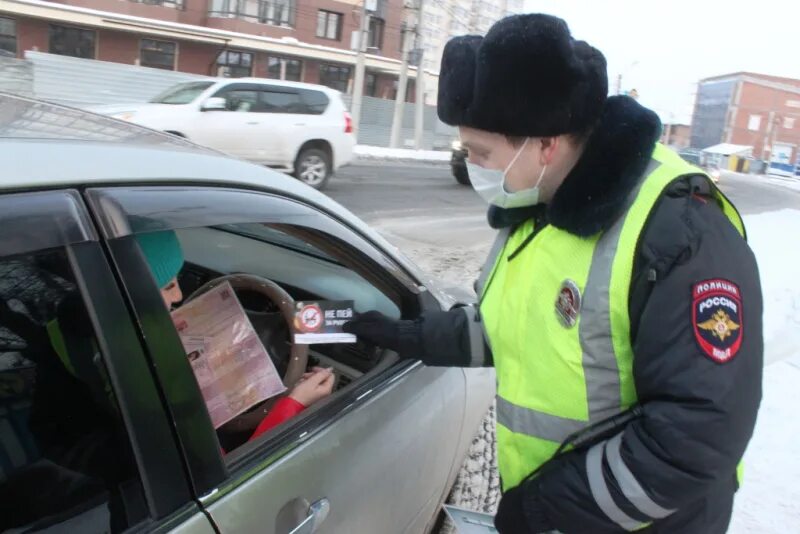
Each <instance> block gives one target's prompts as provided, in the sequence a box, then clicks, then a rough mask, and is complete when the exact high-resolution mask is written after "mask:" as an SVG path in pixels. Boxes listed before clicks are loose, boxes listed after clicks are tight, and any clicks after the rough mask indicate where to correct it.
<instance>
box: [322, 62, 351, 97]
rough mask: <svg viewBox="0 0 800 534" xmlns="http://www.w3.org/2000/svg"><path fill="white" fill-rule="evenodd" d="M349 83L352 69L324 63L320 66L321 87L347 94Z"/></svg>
mask: <svg viewBox="0 0 800 534" xmlns="http://www.w3.org/2000/svg"><path fill="white" fill-rule="evenodd" d="M349 82H350V67H346V66H344V65H329V64H324V63H323V64H321V65H320V66H319V83H320V84H321V85H325V86H327V87H330V88H331V89H336V90H338V91H341V92H343V93H346V92H347V88H348V85H349Z"/></svg>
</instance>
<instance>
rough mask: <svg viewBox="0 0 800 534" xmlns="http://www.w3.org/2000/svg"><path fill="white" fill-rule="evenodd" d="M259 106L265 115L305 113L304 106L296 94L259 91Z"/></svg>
mask: <svg viewBox="0 0 800 534" xmlns="http://www.w3.org/2000/svg"><path fill="white" fill-rule="evenodd" d="M259 96H260V98H261V106H262V107H263V111H265V112H267V113H305V112H306V109H305V105H304V104H303V102H302V100H300V95H299V94H298V93H288V92H278V91H259Z"/></svg>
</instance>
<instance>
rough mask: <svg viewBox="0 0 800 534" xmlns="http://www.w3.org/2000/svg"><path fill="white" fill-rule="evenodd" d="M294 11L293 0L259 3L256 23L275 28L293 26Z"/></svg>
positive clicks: (272, 0) (274, 0) (273, 0)
mask: <svg viewBox="0 0 800 534" xmlns="http://www.w3.org/2000/svg"><path fill="white" fill-rule="evenodd" d="M295 11H296V8H295V1H294V0H271V1H261V2H259V3H258V21H259V22H261V23H263V24H274V25H276V26H293V25H294V15H295ZM245 17H246V15H245V16H244V17H243V18H245Z"/></svg>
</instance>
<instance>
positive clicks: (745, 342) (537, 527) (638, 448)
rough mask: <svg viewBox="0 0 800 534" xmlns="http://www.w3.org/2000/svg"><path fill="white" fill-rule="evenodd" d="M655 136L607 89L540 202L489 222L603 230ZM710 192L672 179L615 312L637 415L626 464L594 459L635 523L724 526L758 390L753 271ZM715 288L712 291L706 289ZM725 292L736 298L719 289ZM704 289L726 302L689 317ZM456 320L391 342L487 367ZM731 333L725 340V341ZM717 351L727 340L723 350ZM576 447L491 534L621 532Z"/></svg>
mask: <svg viewBox="0 0 800 534" xmlns="http://www.w3.org/2000/svg"><path fill="white" fill-rule="evenodd" d="M659 133H660V124H659V123H658V120H657V118H656V117H655V115H654V114H652V112H650V111H648V110H646V109H645V108H643V107H641V106H639V105H638V104H637V103H635V102H634V101H633V100H631V99H628V98H627V97H623V98H610V99H609V101H608V103H607V105H606V110H605V112H604V116H603V118H602V120H601V122H600V124H599V126H598V128H597V130H596V131H595V133H594V134H592V136H591V138H590V139H589V141H588V146H587V148H586V150H585V152H584V155H583V156H582V158H581V161H580V162H579V163H578V165H577V166H576V168H575V170H573V172H572V173H571V174H570V175H569V176H568V177H567V179H566V181H565V182H564V184H563V185H562V186H561V187H560V188H559V190H558V191H557V193H556V196H555V198H554V199H553V201H552V202H551V203H550V204H549V205H548V206H547V207H544V206H538V207H536V208H533V209H527V210H513V211H509V210H497V209H493V210H490V215H489V218H490V223H492V224H493V226H496V227H502V226H508V225H512V226H513V225H515V224H518V223H519V222H521V221H523V220H525V219H527V218H529V217H534V218H537V219H539V220H540V221H542V222H544V223H545V224H553V225H555V226H557V227H559V228H561V229H564V230H567V231H569V232H571V233H574V234H576V235H581V236H588V235H593V234H594V233H596V232H597V231H602V230H605V229H607V228H609V227H610V226H611V225H612V224H613V222H614V221H615V220H616V219H617V217H619V215H620V214H621V213H622V212H623V210H624V199H625V198H626V196H627V195H628V193H629V192H630V191H631V190H632V188H633V187H634V184H635V183H636V182H637V181H638V179H639V177H640V176H641V175H642V173H643V172H644V169H645V167H646V166H647V163H648V161H649V159H650V155H651V154H652V147H653V146H654V141H655V139H656V138H657V137H658V134H659ZM714 187H715V186H714V185H713V184H712V183H710V182H709V180H708V179H707V178H706V177H705V176H703V175H700V174H697V175H689V176H682V177H678V178H677V179H676V180H675V181H674V182H673V183H672V184H671V185H670V186H669V187H668V188H667V190H666V191H665V193H664V194H663V195H662V197H661V198H660V200H659V201H658V203H657V205H656V207H655V208H654V210H653V212H652V213H651V216H650V218H649V220H648V222H647V224H646V226H645V229H644V231H643V234H642V238H641V241H640V243H639V245H638V252H637V256H636V259H635V265H634V272H633V277H632V281H631V294H630V302H629V309H630V317H631V322H632V324H631V342H632V345H633V348H634V366H633V373H634V381H635V385H636V391H637V396H638V399H639V406H640V408H639V409H640V410H641V415H640V417H638V418H636V419H633V420H632V421H630V422H628V423H627V424H626V425H625V426H624V428H623V429H621V440H622V443H621V446H620V448H619V451H620V455H621V457H622V461H623V463H624V465H625V466H627V471H628V472H627V473H625V474H624V476H618V475H620V474H621V473H620V471H619V470H617V471H616V473H615V472H612V469H611V468H610V466H609V465H608V462H607V461H606V460H604V464H603V467H604V473H603V475H604V478H605V483H606V486H607V487H608V488H609V492H610V496H611V498H612V499H613V503H614V507H615V508H616V509H617V510H618V511H621V512H622V513H623V514H624V516H625V517H627V518H630V519H633V520H635V521H637V522H641V523H645V524H649V525H650V526H649V527H647V528H645V529H644V530H640V531H639V532H658V533H661V532H665V533H666V532H670V533H672V532H675V533H677V532H680V533H682V534H691V533H697V534H714V533H720V534H721V533H724V532H725V531H726V530H727V526H728V522H729V520H730V516H731V507H732V502H733V495H734V492H735V491H736V488H737V481H736V467H737V464H738V463H739V461H740V460H741V458H742V456H743V454H744V451H745V448H746V446H747V443H748V441H749V440H750V437H751V435H752V433H753V428H754V426H755V421H756V413H757V411H758V406H759V402H760V399H761V374H762V363H763V362H762V352H763V340H762V324H761V321H762V299H761V288H760V283H759V276H758V269H757V266H756V261H755V258H754V256H753V253H752V251H751V250H750V248H749V247H748V245H747V243H746V242H745V240H744V239H742V237H741V236H740V235H739V233H738V232H737V230H736V229H735V228H734V226H733V225H732V224H731V223H730V221H729V220H728V218H727V217H726V216H725V215H724V214H723V212H722V210H721V207H720V205H719V204H718V203H717V201H716V199H715V196H714V194H713V193H714V191H713V188H714ZM500 261H513V257H507V258H501V259H500ZM705 281H721V285H713V284H712V285H704V284H703V283H704V282H705ZM709 283H711V282H709ZM715 287H716V288H721V289H720V291H721V292H717V293H714V288H715ZM732 288H733V289H732ZM736 288H738V299H736V298H735V297H736V296H737V295H736V294H734V293H731V292H735V291H737V289H736ZM704 292H705V293H704ZM704 294H706V295H710V296H711V297H714V296H717V297H719V296H722V297H728V300H727V301H726V302H722V301H721V300H720V299H717V300H713V298H712V299H711V300H709V301H708V303H707V304H706V305H705V306H704V307H703V309H702V310H701V311H699V313H697V314H693V312H694V311H695V308H698V309H699V308H700V307H701V306H703V304H702V302H701V300H704V298H705V297H703V295H704ZM698 295H700V297H701V298H700V299H695V297H696V296H698ZM731 297H734V298H731ZM721 302H722V304H720V303H721ZM715 303H716V304H715ZM725 305H728V307H727V308H726V307H725ZM721 306H722V307H721ZM738 307H741V315H740V316H739V318H738V319H737V316H736V314H735V311H737V309H738ZM719 310H723V311H728V312H730V313H729V315H728V316H729V317H733V319H734V323H735V324H734V325H732V326H731V328H733V330H732V332H733V333H732V334H729V335H728V336H727V337H726V340H725V341H724V342H722V341H719V339H718V338H716V337H714V335H713V334H714V333H713V331H711V330H710V328H712V327H713V326H714V324H715V323H714V320H715V316H714V313H716V312H717V311H719ZM470 317H471V315H470V314H466V313H464V312H463V311H462V310H460V309H454V310H451V311H450V312H440V313H432V314H428V315H426V316H424V317H422V318H420V319H419V320H417V321H416V322H415V323H414V325H413V327H412V326H411V325H407V327H406V328H404V329H401V332H402V335H403V336H404V339H403V340H402V341H401V346H406V347H413V352H415V353H417V354H420V353H421V354H423V358H422V359H423V361H424V362H425V363H426V364H428V365H441V366H469V365H470V362H475V361H478V362H480V361H481V360H483V364H484V365H492V356H491V354H490V352H489V350H488V347H487V346H485V345H484V347H483V350H484V351H485V354H484V355H481V354H475V352H476V349H475V348H474V347H471V346H470V328H474V327H475V326H476V325H475V324H470V322H471V321H473V319H471V318H470ZM709 319H710V322H709ZM475 320H479V319H475ZM701 323H702V324H701ZM739 323H741V324H739ZM729 326H730V323H729ZM736 336H738V337H736ZM736 339H738V340H739V343H738V344H736V343H733V342H732V340H736ZM715 349H717V350H716V351H715ZM725 349H730V352H729V353H727V354H728V355H727V356H726V353H725ZM731 353H733V355H732V356H730V354H731ZM554 387H558V386H557V385H554ZM616 439H620V437H619V436H617V437H616ZM601 446H603V445H602V443H601ZM589 448H590V447H588V446H587V447H580V448H578V449H576V450H571V451H570V452H567V453H564V454H562V455H560V456H558V457H557V458H554V459H552V460H551V461H550V462H548V463H547V464H545V466H544V467H543V469H542V470H541V471H540V472H539V473H537V474H536V475H535V476H532V477H529V479H528V480H526V481H525V482H523V483H522V484H521V485H520V486H519V487H517V488H514V489H512V490H510V491H509V492H507V494H506V495H504V497H503V501H501V505H500V511H499V513H498V524H502V523H503V522H504V521H505V525H506V526H505V527H504V529H502V530H501V532H502V534H506V533H507V532H520V533H522V532H547V531H551V530H557V531H559V532H565V533H572V532H587V533H598V534H599V533H604V532H624V531H625V529H624V528H623V527H622V526H620V522H619V516H617V517H616V519H617V520H615V518H612V517H609V515H608V513H607V510H608V506H606V507H605V509H603V508H601V506H599V505H598V503H597V502H596V500H595V498H594V497H593V493H592V491H591V487H590V482H589V479H588V475H587V469H586V463H587V454H588V450H589ZM637 486H638V487H637ZM637 491H638V492H643V493H644V495H645V496H646V500H648V501H651V502H652V503H654V504H655V505H656V506H655V507H652V506H642V505H641V500H640V501H637V503H633V502H631V500H630V499H629V498H628V496H629V495H631V493H636V492H637ZM643 508H644V509H643ZM501 514H504V515H505V517H500V515H501ZM509 517H513V520H511V521H509ZM509 524H511V525H513V526H512V527H509V526H508V525H509Z"/></svg>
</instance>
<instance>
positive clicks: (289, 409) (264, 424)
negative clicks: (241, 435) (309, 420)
mask: <svg viewBox="0 0 800 534" xmlns="http://www.w3.org/2000/svg"><path fill="white" fill-rule="evenodd" d="M305 409H306V407H305V406H303V404H302V403H300V402H298V401H296V400H294V399H293V398H291V397H283V398H281V399H280V400H279V401H278V402H276V403H275V406H273V407H272V409H271V410H270V411H269V413H268V414H267V415H265V416H264V419H262V420H261V422H260V423H259V424H258V426H257V427H256V430H255V432H253V435H252V436H250V439H255V438H257V437H258V436H260V435H261V434H263V433H264V432H267V431H268V430H272V429H273V428H275V427H276V426H278V425H279V424H281V423H283V422H284V421H286V420H287V419H291V418H292V417H294V416H295V415H297V414H299V413H300V412H302V411H303V410H305ZM248 441H250V440H248Z"/></svg>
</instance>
